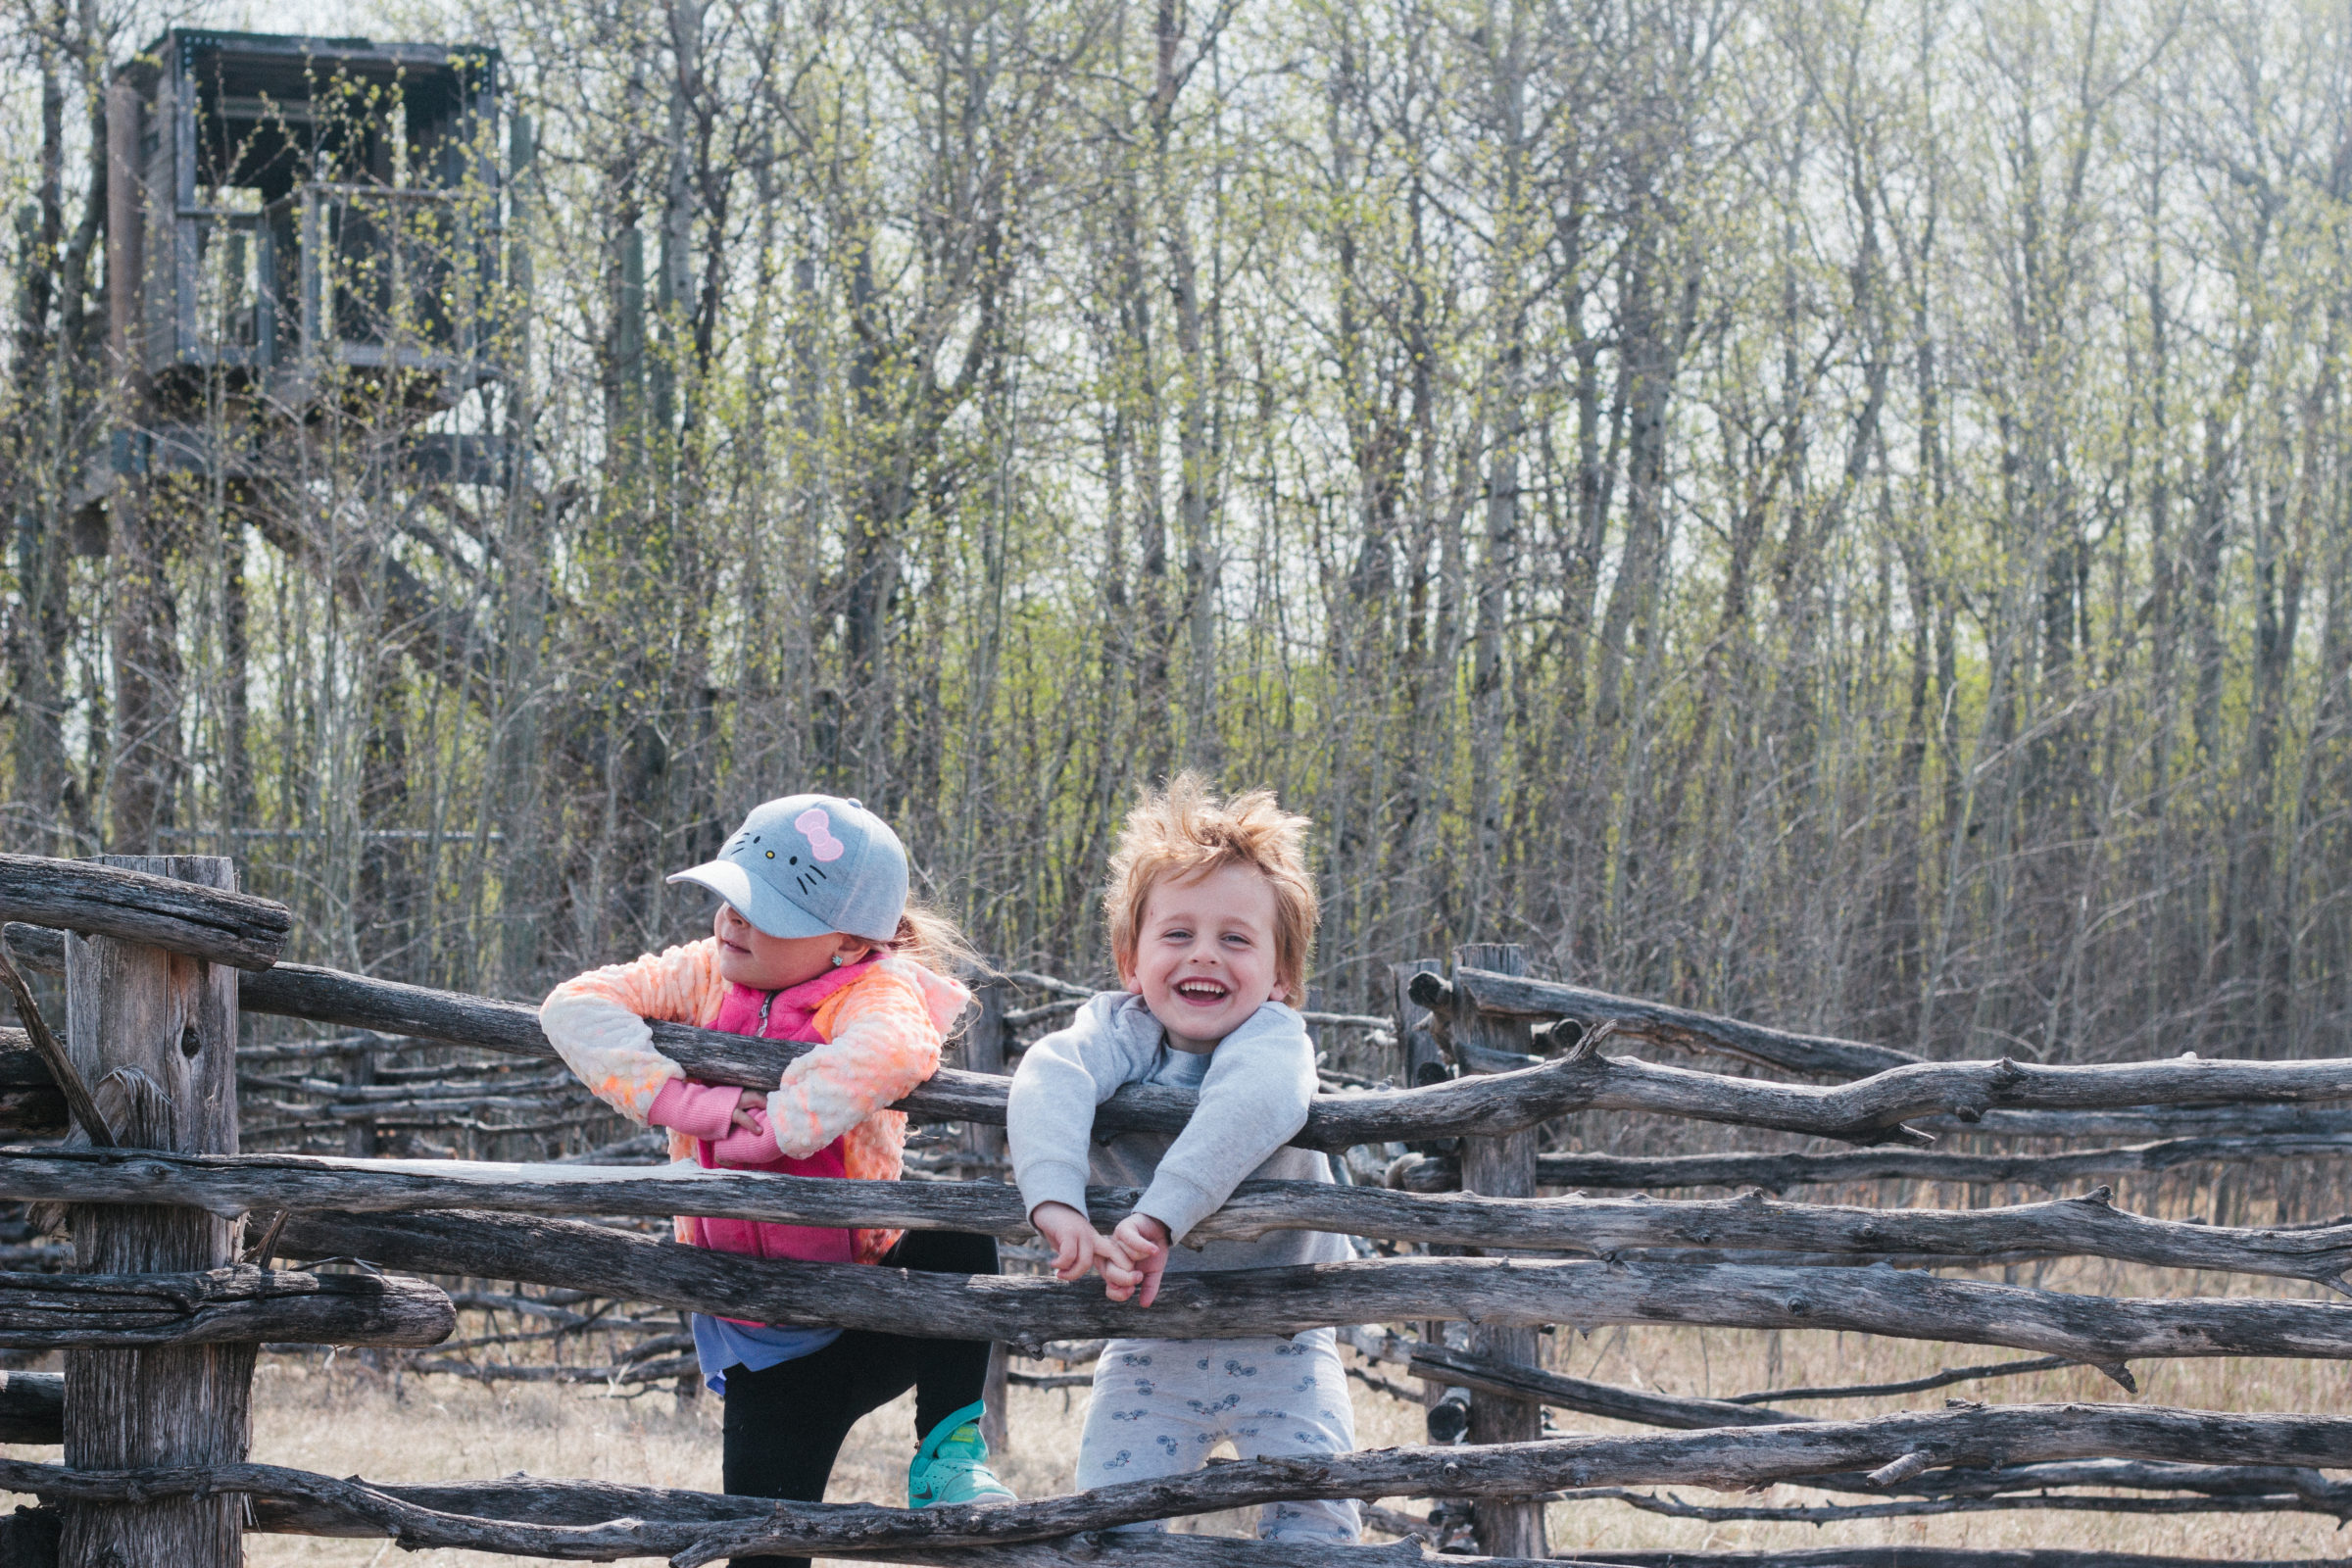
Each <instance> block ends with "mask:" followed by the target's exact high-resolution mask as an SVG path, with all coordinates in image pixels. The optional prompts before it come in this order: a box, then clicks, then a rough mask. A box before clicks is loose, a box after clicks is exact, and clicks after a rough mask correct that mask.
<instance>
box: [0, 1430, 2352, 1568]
mask: <svg viewBox="0 0 2352 1568" xmlns="http://www.w3.org/2000/svg"><path fill="white" fill-rule="evenodd" d="M2216 1450H2223V1451H2229V1452H2232V1453H2236V1454H2240V1455H2242V1456H2243V1457H2244V1458H2245V1459H2246V1460H2247V1462H2248V1463H2250V1464H2263V1465H2277V1466H2288V1467H2318V1466H2322V1465H2327V1464H2340V1463H2341V1462H2342V1461H2343V1458H2344V1456H2345V1455H2346V1454H2347V1453H2352V1421H2348V1420H2346V1419H2344V1418H2339V1417H2325V1416H2289V1415H2239V1414H2225V1413H2219V1412H2212V1411H2202V1410H2180V1409H2169V1408H2163V1407H2153V1408H2150V1407H2130V1406H2114V1405H2085V1404H2063V1405H2011V1406H2005V1407H2001V1408H1997V1409H1972V1410H1962V1411H1947V1412H1936V1413H1923V1412H1911V1413H1904V1414H1898V1415H1889V1416H1881V1417H1877V1418H1875V1419H1872V1420H1866V1421H1852V1422H1821V1423H1812V1424H1807V1425H1801V1426H1783V1427H1773V1428H1762V1429H1758V1428H1742V1429H1733V1430H1714V1431H1704V1432H1694V1433H1681V1434H1675V1435H1671V1436H1661V1435H1641V1436H1631V1437H1576V1438H1560V1439H1552V1440H1547V1441H1544V1442H1538V1443H1524V1444H1510V1445H1503V1446H1490V1447H1477V1446H1469V1447H1443V1448H1409V1447H1408V1448H1390V1449H1382V1450H1377V1451H1372V1452H1361V1453H1353V1454H1348V1455H1342V1456H1338V1457H1333V1458H1327V1459H1316V1460H1302V1459H1258V1460H1246V1461H1237V1462H1234V1463H1230V1464H1224V1465H1217V1466H1212V1467H1210V1468H1208V1469H1205V1470H1201V1471H1195V1472H1193V1473H1191V1474H1189V1475H1183V1476H1175V1477H1167V1478H1163V1479H1160V1480H1155V1481H1145V1482H1129V1483H1124V1484H1120V1485H1114V1486H1109V1487H1103V1488H1099V1489H1097V1490H1095V1491H1093V1492H1089V1493H1083V1494H1078V1495H1070V1496H1061V1497H1052V1498H1045V1499H1040V1500H1037V1501H1033V1502H1023V1503H1012V1504H1005V1505H1001V1506H969V1505H965V1506H940V1507H934V1508H928V1509H920V1510H913V1509H903V1508H886V1507H881V1506H878V1505H874V1504H867V1503H821V1502H817V1503H809V1502H778V1501H774V1500H771V1499H763V1498H762V1499H753V1498H742V1497H732V1498H730V1497H714V1496H711V1495H700V1494H694V1493H682V1492H675V1491H665V1490H661V1489H652V1488H623V1487H613V1486H609V1485H602V1484H587V1483H569V1482H543V1481H533V1480H530V1479H528V1478H510V1479H508V1480H506V1481H502V1482H490V1483H461V1484H456V1485H442V1486H431V1487H385V1486H371V1485H368V1483H365V1482H361V1481H356V1480H354V1481H338V1480H334V1479H333V1478H330V1477H326V1476H320V1475H316V1474H313V1473H310V1472H305V1471H299V1470H290V1469H286V1468H283V1467H279V1466H272V1465H251V1464H246V1465H222V1466H215V1467H207V1468H187V1469H180V1470H159V1471H111V1472H110V1471H95V1470H73V1469H68V1468H66V1467H64V1466H59V1465H42V1464H33V1463H29V1462H26V1461H22V1460H0V1486H5V1487H6V1488H7V1489H8V1490H10V1491H15V1492H25V1493H30V1494H33V1495H38V1496H40V1497H42V1498H43V1499H44V1500H46V1501H51V1502H89V1501H103V1500H113V1499H120V1498H123V1497H126V1496H131V1495H145V1496H161V1495H214V1494H223V1493H234V1494H243V1495H247V1496H250V1497H253V1498H254V1499H255V1500H256V1502H257V1504H260V1505H263V1506H260V1507H257V1513H258V1514H260V1515H261V1516H262V1517H263V1518H264V1519H270V1516H271V1515H274V1516H275V1517H274V1520H273V1521H272V1522H273V1523H274V1525H275V1526H276V1527H277V1528H281V1529H283V1528H289V1527H291V1528H297V1529H300V1528H306V1527H307V1528H310V1529H314V1530H319V1531H320V1532H321V1533H327V1532H331V1533H334V1534H344V1533H358V1532H357V1531H354V1530H353V1528H352V1527H353V1525H355V1524H356V1525H358V1526H359V1527H361V1529H363V1530H365V1531H366V1532H367V1533H370V1534H376V1535H382V1536H390V1537H394V1538H395V1539H397V1540H398V1541H399V1542H400V1543H401V1544H403V1545H405V1546H408V1547H411V1548H420V1547H428V1546H437V1547H457V1548H471V1549H477V1550H478V1549H487V1550H494V1551H505V1552H512V1553H516V1554H529V1555H537V1556H543V1557H553V1558H558V1559H564V1560H572V1561H598V1560H607V1561H609V1560H616V1559H619V1558H623V1557H629V1556H645V1555H662V1556H667V1557H669V1558H670V1559H671V1560H672V1561H673V1562H677V1563H681V1564H686V1565H690V1568H697V1565H700V1564H704V1563H709V1562H713V1561H716V1560H718V1559H719V1558H722V1557H726V1556H730V1555H742V1554H750V1553H756V1552H792V1553H794V1554H822V1555H826V1556H868V1557H890V1556H902V1555H903V1554H904V1553H906V1552H907V1551H909V1550H925V1551H930V1550H954V1549H962V1548H974V1547H990V1546H1001V1545H1014V1544H1024V1543H1038V1542H1047V1541H1054V1540H1060V1539H1066V1538H1069V1537H1072V1536H1076V1535H1080V1534H1082V1533H1090V1532H1094V1531H1099V1530H1103V1529H1106V1528H1110V1527H1113V1526H1116V1525H1121V1524H1134V1523H1141V1522H1145V1521H1149V1520H1153V1519H1164V1518H1171V1517H1182V1516H1186V1515H1194V1514H1201V1513H1208V1512H1214V1511H1219V1510H1224V1509H1230V1508H1239V1507H1248V1506H1251V1505H1253V1504H1257V1503H1263V1502H1272V1501H1281V1500H1288V1499H1298V1498H1303V1497H1382V1496H1414V1495H1449V1496H1524V1495H1530V1494H1543V1493H1546V1492H1550V1491H1554V1490H1558V1489H1562V1488H1586V1487H1596V1486H1675V1485H1680V1486H1706V1487H1714V1488H1722V1489H1736V1488H1751V1487H1759V1486H1768V1485H1773V1484H1776V1483H1781V1482H1804V1481H1806V1480H1807V1479H1808V1478H1810V1477H1815V1476H1821V1475H1829V1474H1845V1473H1852V1472H1857V1471H1859V1472H1864V1473H1866V1474H1868V1475H1869V1476H1870V1477H1871V1478H1872V1479H1873V1481H1874V1483H1875V1484H1877V1485H1879V1486H1883V1487H1892V1486H1894V1485H1897V1484H1899V1483H1900V1482H1901V1481H1902V1480H1903V1479H1905V1477H1906V1476H1908V1475H1910V1474H1914V1473H1916V1472H1917V1470H1918V1469H1919V1468H1922V1467H1924V1466H1925V1465H1928V1464H1975V1465H1991V1464H2015V1463H2052V1462H2063V1461H2067V1460H2072V1459H2079V1458H2084V1457H2100V1456H2113V1457H2118V1458H2122V1459H2126V1460H2138V1461H2158V1462H2167V1461H2170V1462H2180V1461H2188V1462H2194V1461H2195V1460H2196V1459H2197V1458H2199V1457H2200V1456H2201V1455H2203V1454H2205V1453H2208V1452H2212V1451H2216ZM1345 1550H1346V1551H1347V1552H1348V1555H1347V1556H1346V1557H1342V1558H1333V1559H1328V1560H1332V1561H1352V1562H1355V1563H1360V1564H1365V1565H1366V1568H1369V1565H1370V1564H1372V1563H1375V1562H1379V1561H1382V1560H1386V1559H1387V1558H1390V1557H1400V1560H1414V1561H1417V1560H1419V1550H1418V1548H1417V1547H1410V1548H1408V1550H1407V1552H1405V1553H1403V1554H1399V1553H1397V1551H1396V1550H1395V1549H1393V1548H1370V1549H1367V1548H1361V1547H1357V1548H1345ZM907 1560H918V1559H907ZM1472 1560H1473V1561H1475V1560H1476V1559H1472Z"/></svg>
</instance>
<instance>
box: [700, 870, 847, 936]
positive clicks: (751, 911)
mask: <svg viewBox="0 0 2352 1568" xmlns="http://www.w3.org/2000/svg"><path fill="white" fill-rule="evenodd" d="M669 880H670V881H672V882H692V883H694V884H696V885H697V886H699V887H706V888H709V889H710V890H711V892H713V893H715V894H717V895H718V896H719V897H720V898H722V899H724V900H726V901H727V902H728V903H729V904H731V905H733V906H734V907H735V912H736V913H737V914H740V915H742V916H743V917H744V918H745V919H746V920H749V921H751V922H752V924H753V925H755V926H758V927H759V928H760V930H762V931H764V932H766V933H767V934H768V935H769V936H771V937H821V936H826V935H828V934H830V933H831V931H832V929H833V928H832V927H831V926H829V925H827V924H825V922H824V921H822V920H819V919H818V918H817V917H816V916H815V915H813V914H810V913H809V911H808V910H807V909H804V908H802V907H800V906H799V905H797V904H795V903H793V902H792V901H791V900H790V899H788V898H786V897H785V896H784V895H783V894H781V893H778V892H777V891H776V890H775V889H774V888H771V887H769V886H767V885H766V884H764V883H762V882H760V881H757V880H755V879H754V877H753V876H752V873H751V872H749V871H746V870H745V869H744V868H743V867H742V866H740V865H737V864H736V863H735V862H734V861H733V860H706V861H704V862H703V863H702V864H701V865H698V866H694V867H692V868H691V869H688V870H684V871H679V872H676V873H675V874H673V875H672V876H670V878H669Z"/></svg>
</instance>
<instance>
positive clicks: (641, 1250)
mask: <svg viewBox="0 0 2352 1568" xmlns="http://www.w3.org/2000/svg"><path fill="white" fill-rule="evenodd" d="M283 1249H284V1250H285V1251H286V1252H287V1253H288V1254H289V1255H292V1256H302V1257H326V1256H356V1257H366V1258H368V1259H370V1260H372V1261H374V1262H376V1263H379V1264H383V1265H386V1266H389V1267H395V1268H403V1269H409V1270H413V1271H415V1272H417V1273H421V1274H461V1275H473V1276H476V1277H481V1278H496V1279H515V1280H522V1281H526V1282H528V1283H531V1284H536V1285H554V1286H561V1287H564V1288H568V1289H575V1290H589V1291H597V1292H602V1293H605V1294H610V1295H615V1296H623V1297H626V1298H628V1299H633V1300H644V1301H654V1302H659V1303H661V1304H662V1305H665V1306H671V1307H676V1308H678V1309H680V1310H683V1311H692V1312H711V1313H715V1314H716V1315H719V1316H722V1317H736V1318H748V1319H752V1320H754V1321H758V1322H765V1323H785V1324H825V1325H836V1326H840V1327H844V1328H866V1329H878V1330H882V1331H884V1332H891V1333H911V1334H922V1335H929V1336H932V1337H943V1336H944V1337H947V1338H951V1339H971V1340H1005V1341H1007V1342H1009V1343H1012V1344H1015V1345H1036V1344H1040V1343H1042V1342H1044V1341H1047V1340H1054V1339H1094V1338H1103V1337H1109V1336H1117V1335H1133V1334H1149V1335H1152V1336H1154V1337H1159V1338H1167V1339H1232V1338H1236V1337H1249V1336H1253V1335H1269V1334H1297V1333H1299V1332H1302V1331H1304V1330H1306V1329H1310V1328H1322V1327H1329V1326H1334V1325H1339V1324H1350V1323H1371V1322H1399V1321H1408V1320H1413V1319H1431V1320H1447V1319H1452V1320H1461V1319H1472V1320H1477V1321H1483V1322H1493V1323H1502V1324H1527V1325H1542V1324H1568V1325H1573V1326H1575V1327H1577V1328H1580V1329H1587V1330H1590V1329H1593V1328H1596V1327H1600V1326H1604V1325H1611V1324H1619V1323H1683V1324H1693V1325H1706V1326H1712V1327H1721V1328H1784V1329H1785V1328H1818V1329H1844V1330H1850V1331H1854V1332H1859V1333H1866V1334H1883V1335H1887V1336H1890V1337H1893V1338H1898V1339H1918V1340H1937V1341H1949V1342H1954V1343H1961V1344H1973V1345H1998V1346H2006V1347H2009V1348H2014V1349H2023V1350H2033V1351H2037V1352H2039V1353H2041V1354H2045V1355H2064V1356H2067V1357H2069V1358H2071V1359H2074V1360H2078V1361H2082V1362H2085V1363H2088V1364H2092V1365H2096V1366H2099V1367H2100V1368H2101V1369H2102V1370H2105V1371H2107V1372H2108V1374H2109V1375H2110V1376H2112V1377H2114V1378H2116V1379H2117V1380H2118V1381H2125V1382H2127V1386H2129V1383H2128V1379H2129V1373H2128V1372H2127V1371H2126V1370H2125V1368H2124V1365H2123V1363H2125V1362H2127V1361H2131V1360H2136V1359H2139V1358H2141V1357H2151V1356H2153V1357H2172V1356H2212V1355H2278V1356H2292V1357H2309V1358H2317V1359H2344V1358H2352V1306H2339V1305H2335V1304H2332V1303H2329V1302H2324V1301H2304V1300H2291V1299H2272V1298H2231V1299H2204V1298H2197V1299H2181V1300H2145V1299H2123V1298H2112V1297H2088V1296H2070V1295H2064V1294H2060V1293H2057V1292H2051V1291H2036V1290H2029V1289H2026V1288H2023V1287H2019V1286H2008V1285H1992V1284H1986V1283H1984V1282H1980V1281H1974V1280H1947V1279H1938V1278H1935V1277H1932V1276H1928V1275H1923V1274H1913V1273H1904V1272H1900V1271H1897V1270H1893V1269H1821V1268H1814V1269H1806V1268H1774V1267H1759V1266H1754V1265H1743V1264H1725V1263H1706V1264H1676V1263H1655V1262H1641V1263H1605V1262H1549V1261H1537V1260H1530V1259H1523V1258H1428V1257H1412V1258H1387V1259H1380V1260H1375V1261H1369V1262H1355V1263H1329V1264H1319V1265H1314V1266H1308V1267H1295V1268H1273V1269H1248V1270H1238V1271H1233V1272H1224V1273H1216V1274H1170V1275H1168V1276H1167V1278H1166V1279H1165V1280H1164V1281H1163V1282H1162V1283H1161V1286H1160V1295H1159V1299H1158V1300H1157V1301H1156V1302H1155V1303H1154V1304H1153V1305H1152V1307H1150V1308H1148V1309H1146V1308H1139V1307H1136V1306H1134V1305H1133V1304H1131V1303H1126V1302H1117V1301H1110V1300H1106V1299H1104V1297H1103V1291H1102V1288H1101V1286H1100V1285H1093V1284H1090V1283H1088V1282H1085V1281H1075V1282H1070V1283H1063V1282H1060V1281H1055V1280H1049V1279H1032V1278H1014V1277H1007V1276H999V1275H987V1276H971V1277H966V1276H962V1275H947V1274H919V1273H908V1272H906V1271H902V1270H887V1269H877V1268H871V1267H861V1266H858V1265H856V1264H847V1263H842V1264H825V1263H788V1262H781V1261H775V1260H769V1259H757V1258H745V1257H740V1256H737V1255H735V1254H732V1253H725V1252H714V1251H711V1250H707V1249H703V1248H691V1247H683V1246H680V1245H678V1244H676V1243H673V1242H662V1241H656V1240H653V1239H651V1238H647V1237H642V1236H633V1235H627V1234H624V1233H621V1232H618V1231H614V1230H611V1229H608V1228H605V1227H601V1226H596V1225H589V1224H584V1223H581V1222H579V1221H576V1220H558V1219H536V1218H520V1217H507V1216H494V1215H487V1214H471V1213H439V1214H416V1215H358V1214H350V1215H346V1214H297V1215H294V1216H293V1217H292V1218H290V1219H289V1220H288V1221H287V1224H286V1227H285V1230H284V1233H283Z"/></svg>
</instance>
